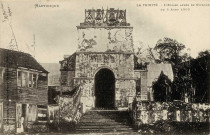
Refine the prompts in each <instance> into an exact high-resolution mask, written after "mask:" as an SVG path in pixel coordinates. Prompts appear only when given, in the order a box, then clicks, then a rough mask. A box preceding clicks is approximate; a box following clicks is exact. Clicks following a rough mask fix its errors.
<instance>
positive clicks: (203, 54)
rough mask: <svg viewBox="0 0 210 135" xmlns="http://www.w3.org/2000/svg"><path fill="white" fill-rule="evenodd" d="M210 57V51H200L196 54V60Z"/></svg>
mask: <svg viewBox="0 0 210 135" xmlns="http://www.w3.org/2000/svg"><path fill="white" fill-rule="evenodd" d="M207 55H210V50H205V51H201V52H199V53H198V57H197V58H201V57H204V56H207Z"/></svg>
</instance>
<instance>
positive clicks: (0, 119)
mask: <svg viewBox="0 0 210 135" xmlns="http://www.w3.org/2000/svg"><path fill="white" fill-rule="evenodd" d="M47 92H48V71H46V70H45V69H44V68H43V67H42V66H41V65H40V64H39V63H38V62H37V61H36V60H35V58H34V57H32V56H31V55H30V54H27V53H23V52H19V51H13V50H7V49H2V48H0V131H1V132H3V133H12V134H14V133H17V132H24V131H26V130H28V129H29V128H30V127H31V125H33V124H36V123H38V122H40V123H41V122H42V121H43V122H44V121H45V120H46V117H47V116H46V114H47V104H48V93H47Z"/></svg>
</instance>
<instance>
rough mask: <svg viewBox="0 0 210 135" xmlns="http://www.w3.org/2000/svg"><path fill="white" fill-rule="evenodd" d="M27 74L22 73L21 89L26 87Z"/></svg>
mask: <svg viewBox="0 0 210 135" xmlns="http://www.w3.org/2000/svg"><path fill="white" fill-rule="evenodd" d="M27 78H28V77H27V72H22V87H27Z"/></svg>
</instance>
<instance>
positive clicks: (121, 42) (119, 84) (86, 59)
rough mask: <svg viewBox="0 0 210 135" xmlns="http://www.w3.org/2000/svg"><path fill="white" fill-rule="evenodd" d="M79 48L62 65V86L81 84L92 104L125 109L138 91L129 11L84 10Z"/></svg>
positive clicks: (87, 102)
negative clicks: (127, 13)
mask: <svg viewBox="0 0 210 135" xmlns="http://www.w3.org/2000/svg"><path fill="white" fill-rule="evenodd" d="M77 31H78V49H77V51H76V52H75V53H74V54H72V55H71V56H66V57H65V58H64V60H62V61H60V64H61V69H60V71H61V79H60V80H61V87H62V90H63V91H68V90H71V89H72V88H73V87H75V86H77V85H79V84H81V85H82V86H81V87H83V88H82V102H83V104H86V105H87V106H89V107H97V108H109V109H114V108H123V107H127V106H128V104H129V102H132V101H133V97H134V96H135V94H136V77H135V75H134V48H133V36H132V32H133V27H131V26H130V24H129V23H127V20H126V10H119V9H117V10H116V9H113V8H110V9H107V10H104V9H97V10H95V9H90V10H85V21H84V22H83V23H81V24H80V25H79V26H77Z"/></svg>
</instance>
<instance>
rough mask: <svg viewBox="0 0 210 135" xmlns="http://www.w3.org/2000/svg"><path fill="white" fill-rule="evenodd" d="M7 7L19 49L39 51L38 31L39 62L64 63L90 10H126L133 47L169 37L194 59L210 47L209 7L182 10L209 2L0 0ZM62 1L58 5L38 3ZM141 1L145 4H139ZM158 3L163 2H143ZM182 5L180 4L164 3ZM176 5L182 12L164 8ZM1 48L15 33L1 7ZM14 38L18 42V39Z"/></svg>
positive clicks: (178, 0)
mask: <svg viewBox="0 0 210 135" xmlns="http://www.w3.org/2000/svg"><path fill="white" fill-rule="evenodd" d="M0 2H1V3H3V5H4V8H5V10H7V7H8V6H9V7H10V9H11V11H12V16H11V17H10V22H11V23H10V24H11V26H12V28H13V31H14V35H15V37H16V40H17V44H18V47H19V50H21V51H23V52H27V53H31V54H32V55H34V53H33V51H30V50H32V48H31V47H27V46H31V45H32V44H33V42H34V36H33V35H35V45H36V47H35V58H36V59H37V61H38V62H40V63H59V61H60V60H62V59H63V56H64V55H71V54H72V53H74V52H75V51H76V49H77V39H78V36H77V34H78V33H77V28H76V26H78V25H79V24H80V23H82V22H84V16H85V14H84V13H85V9H92V8H94V9H98V8H102V7H103V8H104V9H106V8H116V9H118V8H119V9H126V11H127V22H128V23H130V24H131V26H133V29H134V30H133V40H134V46H135V48H137V47H138V46H140V44H139V42H142V43H143V44H144V45H145V46H144V47H145V48H146V47H147V46H148V45H149V46H150V47H154V46H155V44H156V43H157V41H158V40H159V39H163V38H164V37H170V38H172V39H176V40H177V41H178V42H180V43H183V44H184V45H185V46H186V48H190V54H191V56H192V57H196V56H197V54H198V52H200V51H203V50H206V49H210V6H185V8H187V10H188V9H190V10H189V11H180V10H181V8H183V6H181V5H180V4H198V3H199V4H202V3H203V4H210V1H208V0H207V1H205V0H202V1H199V0H198V1H195V0H191V1H190V0H183V1H180V0H176V1H171V0H162V1H161V0H156V1H155V0H149V1H144V0H129V1H128V0H127V1H126V0H106V1H105V0H68V1H64V0H59V1H58V0H57V1H56V0H40V1H38V0H30V1H28V0H27V1H26V0H18V1H14V0H10V1H6V0H3V1H2V0H0ZM35 4H38V5H59V7H54V8H52V7H38V8H35ZM137 4H138V5H141V6H137ZM143 4H157V5H158V6H143ZM164 4H178V5H179V6H173V5H171V6H163V5H164ZM167 8H168V9H169V10H171V8H173V9H174V8H177V9H179V11H161V9H165V10H166V9H167ZM0 20H1V21H0V47H1V48H8V45H9V42H10V41H11V39H12V37H13V35H12V31H11V28H10V25H9V21H4V22H3V14H2V7H1V9H0ZM13 42H14V41H13Z"/></svg>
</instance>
